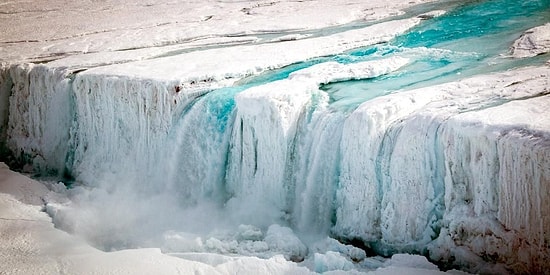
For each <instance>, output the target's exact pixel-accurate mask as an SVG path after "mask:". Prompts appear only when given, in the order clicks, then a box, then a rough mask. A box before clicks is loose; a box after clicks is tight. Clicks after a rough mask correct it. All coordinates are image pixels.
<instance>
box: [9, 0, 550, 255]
mask: <svg viewBox="0 0 550 275" xmlns="http://www.w3.org/2000/svg"><path fill="white" fill-rule="evenodd" d="M511 2H512V1H506V0H499V1H486V2H480V3H477V2H476V3H467V4H464V5H463V6H461V7H458V8H457V9H456V10H453V11H449V12H447V13H446V14H444V15H441V16H439V17H435V18H432V19H429V20H425V21H423V23H421V24H420V25H419V26H417V27H416V28H414V29H412V30H411V31H409V32H408V33H406V34H404V35H401V36H398V37H396V38H394V39H393V40H391V41H390V42H388V43H384V44H379V45H375V46H369V47H365V48H360V49H354V50H352V51H349V52H347V53H345V54H339V55H335V56H328V57H322V58H316V59H313V60H309V61H305V62H304V63H299V64H294V65H292V66H288V67H285V68H282V69H277V70H272V71H268V72H266V73H264V74H262V75H259V76H255V77H250V78H247V79H244V80H241V81H240V82H237V84H235V85H234V86H231V87H226V88H221V89H215V90H212V91H208V92H204V93H201V94H197V95H194V96H189V95H182V96H179V97H177V99H176V100H175V99H173V97H171V96H169V95H168V94H169V93H167V92H166V91H172V90H173V89H176V93H178V92H179V91H178V90H177V88H175V87H179V86H177V85H179V84H178V83H172V82H166V83H162V82H156V81H149V80H147V79H138V80H135V79H129V78H125V77H117V76H113V77H112V78H108V79H105V77H104V75H100V74H98V75H95V74H94V73H93V72H92V73H86V72H84V73H79V74H77V75H60V73H57V74H54V75H55V77H56V78H55V79H54V81H53V82H55V83H57V84H56V85H57V86H54V87H52V86H48V85H47V83H49V82H48V81H47V80H44V81H40V80H39V79H38V78H40V77H43V76H40V75H39V71H40V70H47V68H46V67H42V66H36V67H34V69H32V70H34V71H32V72H31V77H30V79H31V80H30V81H31V85H42V86H45V89H46V90H48V94H50V95H57V96H60V98H61V97H63V95H65V97H63V98H65V99H64V100H61V99H59V98H58V97H47V100H46V101H45V102H47V103H48V104H50V105H53V104H54V103H56V102H61V103H63V104H64V106H65V105H66V106H67V107H66V109H70V110H73V111H74V116H73V117H70V116H69V115H67V113H73V111H71V112H67V113H65V114H62V115H59V117H61V118H63V120H62V122H63V124H64V125H72V126H71V131H70V132H69V133H68V134H67V135H68V136H69V137H65V136H63V134H59V133H57V132H55V131H54V132H52V131H51V130H50V129H48V128H47V127H46V128H43V129H42V128H40V129H34V130H36V131H33V132H31V133H28V135H30V136H31V137H35V136H36V137H35V139H36V140H37V141H40V140H48V141H49V142H51V143H52V148H53V150H54V151H52V152H53V153H58V154H59V156H58V157H56V158H57V159H58V160H60V162H62V163H55V164H50V165H53V166H54V167H55V168H57V169H58V170H66V171H67V173H69V174H71V175H72V176H73V177H74V178H75V180H76V182H77V184H75V186H76V187H75V188H74V189H73V191H69V192H73V193H75V195H74V197H73V200H74V201H75V204H77V205H78V207H79V209H81V210H83V209H87V210H88V211H87V212H85V211H84V212H85V214H82V212H80V213H78V214H76V213H77V212H76V210H67V209H65V210H64V209H63V208H62V207H57V208H56V206H51V205H50V207H49V208H48V209H49V211H50V212H51V213H53V214H52V215H53V216H54V219H55V220H56V221H57V222H58V223H64V224H70V225H69V226H65V227H66V229H67V230H69V231H74V232H76V233H77V234H83V235H85V237H87V238H88V239H89V240H91V241H92V242H96V245H98V246H100V247H102V248H105V249H113V248H124V247H128V246H143V245H154V244H155V243H158V242H159V238H160V239H162V238H163V237H159V235H162V233H165V232H172V233H174V232H180V233H181V232H187V233H190V234H199V233H200V232H201V231H205V230H206V229H208V230H213V227H219V228H214V229H220V228H224V227H229V228H232V230H237V231H238V232H239V233H238V234H237V235H238V237H227V236H226V237H227V239H224V238H225V237H219V236H217V239H215V240H212V241H211V242H206V244H204V245H202V244H201V245H195V246H190V245H187V244H186V245H183V246H178V247H176V248H174V247H171V248H170V249H169V250H170V252H181V251H185V250H199V251H200V250H201V249H202V250H209V249H210V250H215V249H214V248H216V249H218V250H217V251H221V252H226V253H232V252H233V253H234V252H235V251H238V252H239V253H244V254H247V253H248V254H255V253H256V254H261V253H260V252H262V253H263V252H265V251H266V250H269V249H270V248H273V247H272V246H271V244H272V243H269V242H268V243H269V248H268V249H265V247H264V246H262V245H263V244H260V243H259V241H260V240H262V234H263V233H262V232H264V231H266V229H267V228H269V229H267V232H270V230H272V231H275V232H279V231H277V230H280V229H273V227H272V226H271V227H270V225H272V224H282V225H285V226H289V227H291V228H293V229H294V230H296V231H297V233H298V234H299V235H300V234H303V235H307V234H312V233H315V234H316V235H320V236H325V237H326V236H327V235H330V236H333V237H335V238H338V239H340V240H342V241H350V242H354V241H357V240H359V241H360V242H362V243H363V244H364V246H365V247H367V248H369V249H371V250H373V251H374V252H376V253H378V254H382V255H390V254H393V253H396V252H417V253H422V254H430V256H431V257H432V258H433V259H434V260H441V261H449V259H450V258H453V257H454V258H456V257H459V258H460V256H461V254H459V252H441V251H442V250H444V249H438V247H439V246H444V245H445V244H446V242H449V239H453V238H454V239H453V240H452V241H454V242H457V243H459V244H457V246H465V247H470V249H471V250H472V251H473V254H475V255H481V254H483V253H488V252H487V251H477V250H480V248H479V245H477V243H476V241H475V240H474V241H472V238H474V239H475V238H477V237H478V235H479V234H478V235H475V234H477V233H475V232H474V233H472V235H473V237H471V238H468V237H460V236H457V234H455V233H456V232H459V230H460V228H461V227H464V228H469V229H471V228H473V226H472V224H475V223H476V222H480V221H482V222H484V223H488V224H489V225H486V224H484V225H483V226H485V229H486V231H485V232H486V235H491V236H494V238H493V239H491V240H489V241H486V242H487V243H488V242H490V241H493V242H494V243H497V245H496V246H499V245H502V246H506V247H508V246H507V244H506V242H507V241H509V239H507V238H508V235H506V233H502V232H500V231H498V230H497V229H499V230H502V231H505V230H504V229H502V228H503V227H510V228H514V229H516V227H514V226H512V223H514V222H515V221H516V220H517V219H516V217H514V215H512V214H508V213H509V212H510V211H512V210H510V208H511V207H512V206H511V205H514V203H515V202H514V203H508V202H509V201H514V198H515V196H516V195H514V194H513V191H506V190H508V189H510V190H515V189H514V187H512V186H513V185H512V183H515V182H516V181H517V182H528V183H529V184H533V185H536V186H538V187H537V188H539V189H540V188H546V187H544V186H545V184H546V183H548V181H547V180H548V178H550V172H549V171H548V169H547V167H550V166H549V165H550V163H549V162H550V156H549V154H550V152H549V150H548V148H550V147H548V146H547V140H548V139H546V141H545V142H546V143H545V144H546V145H543V146H542V147H541V148H542V152H535V151H536V149H530V148H528V147H525V148H524V147H521V146H519V147H518V148H514V150H516V151H517V152H516V153H514V152H508V151H507V150H508V149H507V147H506V146H505V145H503V144H504V143H506V144H507V145H509V144H508V143H507V142H508V141H507V140H508V139H510V140H513V139H514V137H511V136H509V135H508V132H506V131H501V132H498V131H500V130H495V133H496V132H498V133H497V134H495V133H494V132H491V131H489V130H487V129H484V128H483V127H478V128H481V129H482V130H483V131H481V132H479V133H477V132H475V130H471V131H470V132H468V131H466V132H463V130H465V129H466V128H468V127H469V126H468V125H470V124H468V123H466V122H464V121H474V122H472V125H474V124H475V114H476V113H478V112H479V113H480V114H481V113H483V112H484V110H485V109H488V110H489V109H492V108H491V107H495V109H494V110H500V109H499V106H503V105H506V103H508V102H513V101H515V100H519V99H521V100H532V99H530V98H537V97H541V96H544V95H545V94H544V93H545V92H544V91H543V92H533V94H529V93H520V92H516V90H514V89H516V88H517V87H529V85H530V84H537V85H539V86H540V85H542V86H544V85H547V84H548V83H547V82H548V81H547V80H545V79H536V80H533V79H531V78H529V77H528V76H525V75H522V74H519V75H518V76H514V75H509V74H506V73H501V74H502V75H500V76H499V77H501V78H502V79H504V80H501V81H499V80H498V77H496V76H493V77H492V78H491V77H488V78H486V79H489V80H490V81H493V82H492V83H495V84H494V87H492V88H490V89H484V90H482V89H481V88H480V91H477V92H475V93H474V92H471V91H469V92H468V90H475V89H476V87H477V86H476V85H478V83H479V82H482V81H486V80H480V79H476V78H473V79H469V80H468V79H467V80H464V81H463V82H458V84H457V82H454V81H458V80H461V79H464V78H466V77H470V76H473V75H477V74H481V73H490V72H502V71H505V70H508V69H513V68H518V67H521V66H523V65H526V64H528V65H540V64H542V63H543V62H544V61H545V59H544V58H541V57H534V58H530V59H525V60H515V59H511V58H507V57H506V55H507V51H508V48H509V46H510V44H511V43H512V41H513V40H514V39H515V38H517V37H518V36H519V34H521V33H522V32H523V31H525V30H526V29H529V28H531V27H534V26H537V25H541V24H543V23H545V22H547V21H548V17H547V15H548V11H549V10H550V4H549V2H548V1H544V0H540V1H535V0H531V1H524V2H522V3H515V2H514V3H511ZM23 69H24V68H21V70H19V69H16V70H12V77H11V78H12V79H14V81H15V82H17V81H18V80H19V81H20V79H23V78H24V77H22V76H18V75H17V74H18V73H21V72H23V71H24V70H23ZM28 70H31V69H28ZM540 73H541V74H545V73H547V71H545V70H543V69H540ZM35 74H36V75H35ZM44 75H45V74H44ZM37 79H38V80H37ZM489 80H487V81H489ZM544 81H546V82H544ZM22 82H24V81H20V83H22ZM50 82H51V81H50ZM448 82H454V83H451V84H443V85H439V86H434V85H437V84H442V83H448ZM20 83H19V84H20ZM45 83H46V84H45ZM545 83H546V84H545ZM68 85H71V86H70V88H71V89H72V92H73V94H72V95H71V96H66V93H68V91H69V90H68V89H69V88H67V87H69V86H68ZM16 87H18V88H17V89H20V90H24V89H23V88H20V87H19V86H16ZM461 89H464V90H465V93H466V92H468V93H467V94H466V96H464V95H463V94H461V92H462V91H461ZM60 93H63V94H60ZM546 93H547V92H546ZM32 96H37V97H39V96H40V95H32ZM19 99H21V98H19ZM16 100H18V97H17V96H13V97H12V101H14V102H15V101H16ZM178 100H179V102H178ZM541 100H546V101H548V96H545V97H543V99H541ZM35 101H40V99H39V98H38V99H36V100H35ZM10 106H12V107H11V108H15V107H14V106H21V104H13V103H12V102H10ZM48 106H49V105H47V106H46V108H49V110H46V111H49V112H57V111H58V110H55V108H53V107H48ZM29 108H30V107H29ZM42 111H43V110H42ZM42 111H40V110H38V111H37V112H42ZM46 111H44V112H46ZM495 112H496V113H498V111H495ZM541 112H543V111H541ZM10 113H14V114H15V113H24V111H21V110H15V109H14V110H11V111H10ZM470 113H471V114H472V115H471V116H472V117H468V114H470ZM29 114H31V116H30V117H23V118H21V119H20V121H18V122H15V121H13V122H11V121H10V123H12V127H18V125H17V124H16V123H20V122H21V121H25V122H28V123H30V124H36V125H39V124H40V119H41V116H40V114H38V113H36V114H35V113H32V112H29ZM461 119H464V120H461ZM466 119H468V120H466ZM35 120H36V121H38V122H36V121H35ZM136 125H137V129H136V127H134V126H136ZM472 127H473V126H472ZM476 129H477V128H476ZM466 130H467V129H466ZM484 131H487V132H484ZM22 132H24V131H22ZM530 134H532V135H533V136H535V137H536V136H537V135H543V134H540V133H539V132H537V131H534V132H533V133H530ZM544 135H545V134H544ZM51 136H53V138H50V137H51ZM495 136H496V137H495ZM501 136H502V137H505V138H502V139H501V138H500V137H501ZM497 137H498V138H497ZM521 138H524V136H521ZM14 140H15V139H14ZM21 140H29V136H27V137H25V138H23V139H21ZM66 140H69V147H68V149H67V150H63V149H62V146H60V144H63V143H64V142H65V141H66ZM542 142H543V143H544V141H542ZM511 143H513V142H511ZM33 146H34V147H33ZM12 147H14V148H23V149H24V150H23V151H25V150H26V151H28V152H34V151H37V150H38V149H36V148H38V147H37V146H35V145H33V144H28V143H25V144H15V145H13V146H12ZM46 153H48V154H50V153H51V152H46ZM522 154H523V155H528V156H529V159H527V160H525V163H517V162H514V161H513V160H512V159H513V158H514V156H516V155H522ZM45 157H46V158H47V159H52V158H53V157H51V156H45ZM35 164H36V165H39V164H40V163H39V161H35ZM532 165H535V166H536V165H539V167H540V169H538V168H530V169H534V170H535V171H531V170H529V169H527V168H525V167H530V166H532ZM518 167H519V168H518ZM507 169H513V170H520V171H524V172H518V173H519V174H520V175H516V174H513V173H512V174H513V175H510V174H509V173H511V172H507ZM507 173H508V174H507ZM521 173H524V174H525V175H523V174H521ZM527 174H536V175H538V176H537V177H535V178H529V177H528V176H527ZM522 177H523V178H522ZM512 178H513V179H512ZM525 178H527V179H525ZM78 183H81V184H83V186H94V187H97V188H96V189H94V190H92V191H89V192H82V193H83V194H85V195H82V194H81V189H84V187H81V186H79V184H78ZM502 190H505V191H502ZM94 192H95V193H94ZM499 192H504V193H499ZM528 192H530V191H525V193H528ZM86 196H87V197H86ZM521 199H524V198H523V197H522V198H521ZM515 201H518V200H515ZM99 205H101V206H103V207H110V211H112V213H113V215H112V216H113V221H111V222H112V223H113V224H116V225H103V226H98V225H94V219H93V218H91V216H93V215H94V213H95V211H98V210H97V208H98V206H99ZM121 205H124V206H121ZM541 207H542V206H541V205H540V203H539V205H537V206H533V207H532V209H534V210H533V211H538V212H537V213H539V214H541V213H542V214H544V213H546V212H548V211H546V210H545V209H543V208H541ZM75 209H77V207H75ZM503 209H508V210H506V211H508V212H506V211H505V210H503ZM529 211H531V210H529ZM545 211H546V212H545ZM129 212H138V214H132V215H135V217H134V216H132V215H130V214H128V213H129ZM139 212H141V213H139ZM512 212H513V211H512ZM461 213H473V214H469V215H467V217H470V218H463V219H461V218H460V214H461ZM542 214H541V215H542ZM78 215H80V216H82V217H80V218H78V217H76V216H78ZM205 215H210V216H205ZM71 216H73V217H71ZM499 222H500V223H501V225H495V226H493V225H492V224H491V223H497V224H498V223H499ZM523 222H524V223H525V224H528V223H530V222H531V220H525V221H523ZM105 224H109V223H105ZM124 224H127V226H125V225H124ZM138 224H140V225H141V224H145V225H143V226H141V227H140V228H137V227H138V226H137V225H138ZM541 224H542V227H544V228H546V227H545V226H547V225H548V224H550V223H549V222H548V221H547V220H544V221H542V223H541ZM238 225H244V227H242V226H241V227H239V228H240V229H235V228H236V227H237V226H238ZM481 227H482V226H480V227H476V230H480V231H481V229H480V228H481ZM243 228H244V229H243ZM529 228H530V227H529ZM241 229H242V230H241ZM239 230H240V231H239ZM529 230H530V231H529V232H527V233H525V234H526V236H524V237H525V238H526V239H529V238H534V239H529V240H530V241H537V242H539V246H536V247H535V248H533V249H534V251H536V250H537V249H543V248H544V244H543V243H544V241H541V239H546V240H548V238H549V237H548V234H547V233H544V232H542V231H541V230H540V228H530V229H529ZM112 231H117V232H125V233H124V234H116V235H112V236H109V235H108V234H109V232H112ZM213 231H216V230H213ZM474 231H475V230H474ZM497 231H498V232H497ZM243 232H245V233H247V234H248V235H247V236H248V237H246V238H244V237H242V235H246V234H245V233H243ZM250 232H252V233H254V234H251V233H250ZM257 232H260V233H258V234H256V233H257ZM172 233H170V234H168V235H166V233H165V235H164V239H165V240H166V239H167V238H168V239H170V240H173V236H175V235H174V234H176V233H174V234H172ZM182 234H183V233H182ZM239 234H240V235H239ZM266 234H268V233H266ZM484 234H485V233H484ZM141 235H145V236H144V237H143V236H141ZM176 235H177V234H176ZM268 235H269V234H268ZM167 236H169V237H167ZM170 236H171V237H170ZM193 236H195V235H193ZM250 236H252V237H250ZM533 236H536V237H533ZM239 238H244V240H245V241H253V242H252V243H253V245H251V244H250V242H244V241H243V242H242V244H241V243H238V244H234V242H237V241H235V239H238V240H241V239H239ZM461 238H462V239H461ZM266 239H267V237H266ZM215 241H218V242H220V243H222V244H223V245H215V244H213V243H214V242H215ZM160 242H162V240H160ZM254 242H255V243H254ZM266 242H267V241H266ZM483 244H486V243H483ZM224 245H225V246H224ZM476 245H477V246H476ZM197 246H199V248H197ZM190 247H191V248H190ZM220 247H224V249H226V248H227V247H232V248H231V249H229V248H227V249H226V250H223V249H222V250H220ZM232 249H233V250H232ZM476 249H477V250H476ZM283 250H284V249H283ZM298 250H299V251H300V255H291V258H292V257H297V256H300V257H303V256H304V255H303V249H302V248H300V249H298ZM481 250H482V249H481ZM445 253H447V254H445ZM453 253H454V254H453ZM476 253H477V254H476ZM506 253H508V252H503V255H505V256H506V257H509V256H510V255H509V254H511V253H508V254H506ZM476 257H477V256H476ZM510 257H511V256H510ZM533 257H534V256H533ZM294 259H296V258H294ZM461 261H462V262H461ZM463 263H469V262H468V257H466V256H464V257H462V258H461V259H460V260H458V263H457V264H459V265H460V264H463Z"/></svg>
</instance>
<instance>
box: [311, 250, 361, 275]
mask: <svg viewBox="0 0 550 275" xmlns="http://www.w3.org/2000/svg"><path fill="white" fill-rule="evenodd" d="M313 257H314V259H313V261H314V264H315V272H319V273H323V272H326V271H331V270H351V269H353V263H352V262H350V261H349V260H348V259H346V257H344V256H342V255H341V254H340V253H338V252H334V251H328V252H327V253H325V254H320V253H315V254H314V255H313Z"/></svg>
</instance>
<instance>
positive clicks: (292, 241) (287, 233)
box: [265, 224, 307, 262]
mask: <svg viewBox="0 0 550 275" xmlns="http://www.w3.org/2000/svg"><path fill="white" fill-rule="evenodd" d="M265 242H266V243H267V244H268V245H269V249H270V250H273V251H276V252H279V253H281V254H283V255H284V256H285V259H287V260H291V261H294V262H301V261H302V260H304V258H305V256H306V254H307V247H306V246H305V245H304V244H303V243H302V241H300V239H298V237H296V235H294V232H293V231H292V229H290V228H289V227H283V226H280V225H278V224H273V225H271V226H269V228H268V229H267V233H266V236H265Z"/></svg>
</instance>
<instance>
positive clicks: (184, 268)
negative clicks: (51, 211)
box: [0, 163, 443, 274]
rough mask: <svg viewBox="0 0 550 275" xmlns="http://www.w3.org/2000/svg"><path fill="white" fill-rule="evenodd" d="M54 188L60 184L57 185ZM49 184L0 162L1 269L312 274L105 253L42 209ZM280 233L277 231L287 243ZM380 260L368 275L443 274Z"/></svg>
mask: <svg viewBox="0 0 550 275" xmlns="http://www.w3.org/2000/svg"><path fill="white" fill-rule="evenodd" d="M52 188H53V189H56V187H55V184H54V185H50V189H52ZM58 188H60V187H59V186H58V187H57V189H58ZM50 189H49V188H47V187H46V186H45V185H43V184H42V183H39V182H37V181H34V180H31V179H30V178H28V177H26V176H22V175H20V174H18V173H15V172H12V171H10V170H9V169H8V167H7V166H6V165H5V164H3V163H0V232H2V241H1V244H2V246H1V248H0V256H1V257H2V261H1V262H0V270H2V271H3V272H5V273H4V274H314V273H313V272H312V271H310V270H309V269H308V268H306V267H304V266H299V265H297V264H296V263H294V262H290V261H287V260H285V258H284V257H283V256H282V255H274V256H273V257H271V258H269V259H259V258H256V257H246V256H222V255H218V254H210V253H186V254H182V253H180V254H174V256H169V255H167V254H163V253H161V250H160V249H158V248H143V249H130V250H120V251H116V252H103V251H100V250H97V249H95V248H93V247H91V246H90V245H88V244H87V243H86V242H85V241H84V240H82V239H80V238H78V237H75V236H72V235H69V234H67V233H66V232H64V231H61V230H59V229H56V228H54V225H53V223H52V220H51V218H50V217H49V216H48V215H47V214H46V212H44V211H43V210H44V209H43V208H44V205H43V201H47V200H50V201H55V200H62V198H60V194H58V193H56V192H54V191H50ZM274 230H276V229H274ZM283 232H284V231H283ZM283 234H284V233H283ZM281 237H282V236H274V238H276V239H277V241H279V242H281V244H284V237H282V238H281ZM314 261H315V268H316V270H317V271H320V272H323V271H329V270H346V269H345V268H344V269H343V268H342V267H343V266H342V264H344V265H348V270H349V268H351V267H352V266H353V265H352V264H351V262H349V261H348V260H346V259H345V258H343V257H342V256H340V254H339V253H337V252H327V253H326V254H315V260H314ZM380 265H381V268H379V269H377V270H376V271H374V272H372V273H366V274H403V273H406V274H443V273H442V272H439V271H437V267H435V266H434V265H433V264H431V263H429V262H427V260H426V259H425V258H423V257H419V256H412V255H396V256H394V257H393V258H392V259H391V260H389V261H387V262H386V263H382V262H380ZM330 274H337V273H330ZM355 274H363V273H359V272H355Z"/></svg>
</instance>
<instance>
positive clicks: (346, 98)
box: [322, 0, 550, 111]
mask: <svg viewBox="0 0 550 275" xmlns="http://www.w3.org/2000/svg"><path fill="white" fill-rule="evenodd" d="M549 21H550V1H548V0H543V1H541V0H531V1H523V2H519V1H511V0H498V1H484V2H470V3H467V4H464V5H462V6H460V7H459V8H457V9H455V10H453V11H449V12H448V13H446V14H445V15H443V16H440V17H437V18H433V19H430V20H426V21H425V22H423V23H422V24H421V25H419V26H418V27H416V28H414V29H413V30H411V31H410V32H408V33H407V34H405V35H402V36H399V37H396V38H395V39H393V40H392V41H391V42H390V43H387V44H385V45H382V46H375V47H369V48H364V49H358V50H354V51H351V52H349V53H348V54H347V55H348V56H344V57H338V59H340V60H342V61H341V62H343V63H346V62H348V61H349V62H355V61H356V60H357V61H362V60H369V59H371V58H373V59H376V58H380V57H385V56H392V55H400V56H404V57H408V58H410V59H411V60H412V63H411V64H409V65H408V66H406V67H405V68H402V69H401V70H399V71H397V72H395V73H392V74H389V75H385V76H381V77H378V78H376V79H369V80H361V81H347V82H340V83H334V84H329V85H325V86H324V87H322V89H323V90H325V91H327V92H328V93H329V94H330V95H331V98H332V99H333V107H334V108H336V109H339V110H343V111H350V110H353V109H355V108H356V107H357V106H358V105H359V104H361V103H362V102H364V101H366V100H369V99H371V98H373V97H376V96H378V95H384V94H388V93H392V92H396V91H399V90H409V89H414V88H420V87H425V86H431V85H436V84H440V83H445V82H450V81H455V80H458V79H461V78H464V77H468V76H473V75H476V74H486V73H491V72H496V71H502V70H506V69H511V68H514V67H518V66H525V65H528V64H531V65H535V64H542V63H543V62H544V61H545V59H544V58H537V57H535V58H531V59H530V60H528V61H526V60H515V59H512V58H506V57H505V56H506V55H507V54H508V50H509V47H510V46H511V45H512V43H513V41H514V40H515V39H517V38H518V37H519V36H520V35H521V33H523V32H524V31H525V30H527V29H529V28H532V27H535V26H538V25H542V24H544V23H546V22H549Z"/></svg>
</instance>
